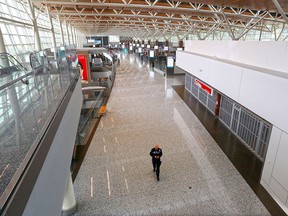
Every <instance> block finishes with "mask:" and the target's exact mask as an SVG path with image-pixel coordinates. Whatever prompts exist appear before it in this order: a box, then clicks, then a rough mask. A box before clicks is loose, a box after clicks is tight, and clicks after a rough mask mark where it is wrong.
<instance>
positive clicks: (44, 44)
mask: <svg viewBox="0 0 288 216" xmlns="http://www.w3.org/2000/svg"><path fill="white" fill-rule="evenodd" d="M31 17H32V16H31V14H30V10H29V7H28V4H27V2H26V0H0V28H1V31H2V34H3V39H4V43H5V48H6V51H7V52H8V53H10V54H11V55H13V56H15V57H16V58H18V59H19V60H21V61H22V60H23V59H24V57H23V56H25V55H27V54H28V53H30V52H33V51H34V50H36V47H35V35H34V28H33V24H32V20H31ZM35 18H36V22H37V26H38V31H39V36H40V44H41V49H46V48H51V47H52V46H53V44H52V41H53V40H52V32H51V24H50V20H49V17H48V15H47V11H46V10H45V9H43V8H42V9H41V10H39V9H37V8H35ZM52 24H53V28H54V35H55V40H56V46H62V45H69V42H70V44H72V42H73V41H74V43H76V42H78V41H76V38H78V39H81V38H85V36H84V34H82V33H81V32H80V31H77V29H76V30H75V29H74V28H73V27H72V28H71V26H70V25H68V28H67V27H66V23H65V22H62V29H63V38H64V44H63V42H62V37H61V28H60V23H59V20H58V19H56V18H54V17H52ZM67 30H68V31H69V34H68V33H67ZM75 33H76V34H77V37H76V35H75ZM68 35H69V40H68ZM72 37H73V39H74V40H72ZM81 41H82V40H81ZM77 44H78V46H79V45H80V44H79V43H77Z"/></svg>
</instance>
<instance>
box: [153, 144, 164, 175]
mask: <svg viewBox="0 0 288 216" xmlns="http://www.w3.org/2000/svg"><path fill="white" fill-rule="evenodd" d="M150 156H151V157H152V164H153V171H154V172H155V171H156V176H157V181H159V174H160V165H161V160H160V158H161V156H162V149H161V148H159V145H155V147H154V148H152V149H151V151H150Z"/></svg>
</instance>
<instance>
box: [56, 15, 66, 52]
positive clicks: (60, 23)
mask: <svg viewBox="0 0 288 216" xmlns="http://www.w3.org/2000/svg"><path fill="white" fill-rule="evenodd" d="M57 17H58V21H59V26H60V35H61V43H62V44H61V45H62V46H64V45H65V41H64V33H63V26H62V22H61V20H60V16H59V14H58V16H57Z"/></svg>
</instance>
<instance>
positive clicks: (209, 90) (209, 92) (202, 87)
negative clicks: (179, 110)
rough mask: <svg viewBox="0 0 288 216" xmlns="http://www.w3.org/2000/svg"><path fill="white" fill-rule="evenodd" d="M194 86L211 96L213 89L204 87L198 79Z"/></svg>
mask: <svg viewBox="0 0 288 216" xmlns="http://www.w3.org/2000/svg"><path fill="white" fill-rule="evenodd" d="M195 84H196V85H198V86H199V87H200V88H201V89H203V90H204V91H206V92H207V93H208V94H209V95H213V89H212V88H211V87H210V86H208V85H206V84H205V83H203V82H201V81H200V80H198V79H195Z"/></svg>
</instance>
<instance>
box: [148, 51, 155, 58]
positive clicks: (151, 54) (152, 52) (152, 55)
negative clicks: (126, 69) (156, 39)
mask: <svg viewBox="0 0 288 216" xmlns="http://www.w3.org/2000/svg"><path fill="white" fill-rule="evenodd" d="M149 52H150V54H149V56H150V58H154V50H150V51H149Z"/></svg>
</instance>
